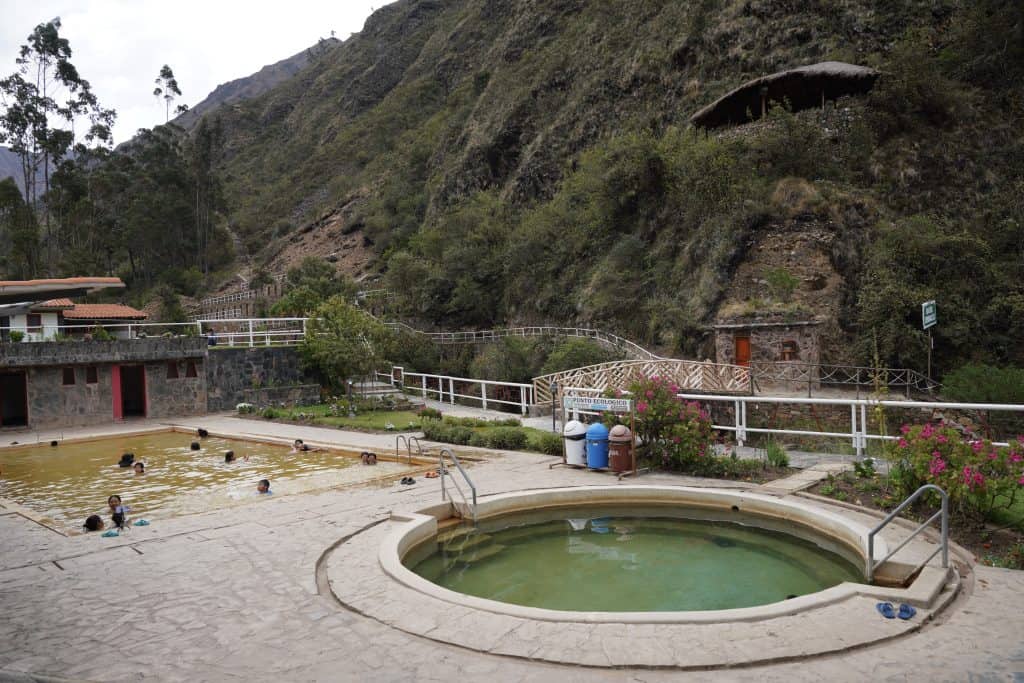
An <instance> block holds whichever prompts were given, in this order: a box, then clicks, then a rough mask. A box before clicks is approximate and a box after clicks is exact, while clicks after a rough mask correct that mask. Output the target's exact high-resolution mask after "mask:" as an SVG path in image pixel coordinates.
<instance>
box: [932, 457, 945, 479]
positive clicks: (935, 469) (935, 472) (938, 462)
mask: <svg viewBox="0 0 1024 683" xmlns="http://www.w3.org/2000/svg"><path fill="white" fill-rule="evenodd" d="M928 471H929V472H930V473H931V475H932V476H933V477H937V476H939V475H940V474H942V473H943V472H945V471H946V461H945V460H943V459H942V458H935V459H934V460H932V462H931V465H929V466H928Z"/></svg>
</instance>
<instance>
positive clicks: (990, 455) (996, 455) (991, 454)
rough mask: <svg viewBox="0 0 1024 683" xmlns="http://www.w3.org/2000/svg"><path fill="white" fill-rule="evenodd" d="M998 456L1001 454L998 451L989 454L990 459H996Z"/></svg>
mask: <svg viewBox="0 0 1024 683" xmlns="http://www.w3.org/2000/svg"><path fill="white" fill-rule="evenodd" d="M998 457H999V454H998V453H996V452H995V451H992V452H991V453H989V454H988V459H989V460H995V459H996V458H998Z"/></svg>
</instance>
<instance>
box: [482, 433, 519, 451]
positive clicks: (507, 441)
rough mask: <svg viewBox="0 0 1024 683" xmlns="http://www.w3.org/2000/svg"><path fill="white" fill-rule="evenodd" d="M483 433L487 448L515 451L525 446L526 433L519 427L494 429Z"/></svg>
mask: <svg viewBox="0 0 1024 683" xmlns="http://www.w3.org/2000/svg"><path fill="white" fill-rule="evenodd" d="M485 433H486V434H487V446H488V447H489V448H496V449H499V450H506V451H515V450H519V449H521V448H522V447H523V446H525V445H526V432H524V431H523V430H522V429H521V428H519V427H495V428H494V429H488V430H487V431H486V432H485Z"/></svg>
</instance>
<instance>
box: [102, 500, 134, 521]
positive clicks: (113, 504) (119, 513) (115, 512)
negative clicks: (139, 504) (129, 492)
mask: <svg viewBox="0 0 1024 683" xmlns="http://www.w3.org/2000/svg"><path fill="white" fill-rule="evenodd" d="M107 505H108V506H109V507H110V512H111V514H110V521H112V522H113V523H114V526H116V527H117V528H118V529H123V528H124V522H125V520H126V519H127V518H128V513H129V512H130V511H131V508H129V507H128V506H127V505H123V504H122V503H121V496H118V495H113V496H111V497H110V498H107Z"/></svg>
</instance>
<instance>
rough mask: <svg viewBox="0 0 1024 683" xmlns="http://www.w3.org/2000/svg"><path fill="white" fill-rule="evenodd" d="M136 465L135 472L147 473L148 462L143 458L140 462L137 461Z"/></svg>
mask: <svg viewBox="0 0 1024 683" xmlns="http://www.w3.org/2000/svg"><path fill="white" fill-rule="evenodd" d="M134 467H135V474H145V473H146V463H144V462H142V461H141V460H140V461H139V462H137V463H135V465H134Z"/></svg>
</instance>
